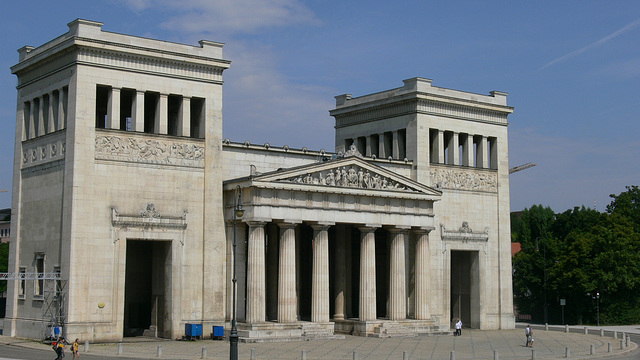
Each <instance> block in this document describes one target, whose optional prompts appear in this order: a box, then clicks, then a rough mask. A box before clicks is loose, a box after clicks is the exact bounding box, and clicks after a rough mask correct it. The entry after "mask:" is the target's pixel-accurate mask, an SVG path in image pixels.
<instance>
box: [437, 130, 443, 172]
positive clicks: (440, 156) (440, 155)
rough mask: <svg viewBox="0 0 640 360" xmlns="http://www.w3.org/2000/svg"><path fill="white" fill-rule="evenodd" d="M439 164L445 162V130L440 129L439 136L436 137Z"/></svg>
mask: <svg viewBox="0 0 640 360" xmlns="http://www.w3.org/2000/svg"><path fill="white" fill-rule="evenodd" d="M436 146H437V150H436V151H437V152H436V156H437V157H438V159H437V160H438V164H444V131H442V130H438V138H437V139H436Z"/></svg>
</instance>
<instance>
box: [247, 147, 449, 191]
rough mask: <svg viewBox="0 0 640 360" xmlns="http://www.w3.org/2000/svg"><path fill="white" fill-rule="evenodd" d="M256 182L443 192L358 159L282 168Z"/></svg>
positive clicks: (320, 187) (357, 189)
mask: <svg viewBox="0 0 640 360" xmlns="http://www.w3.org/2000/svg"><path fill="white" fill-rule="evenodd" d="M251 180H252V182H254V183H278V184H282V185H284V184H292V185H297V186H309V187H318V189H317V190H318V191H322V190H321V189H322V188H325V189H327V190H329V189H331V188H340V189H352V190H353V191H355V192H358V191H380V192H395V193H404V194H407V193H408V194H421V195H432V196H438V197H439V196H440V195H442V193H441V192H440V191H438V190H435V189H433V188H430V187H428V186H426V185H423V184H421V183H418V182H416V181H413V180H411V179H409V178H407V177H405V176H402V175H400V174H397V173H395V172H393V171H391V170H388V169H386V168H383V167H381V166H378V165H376V164H374V163H373V162H371V161H368V160H366V159H363V158H361V157H358V156H349V157H345V158H342V159H336V160H330V161H325V162H321V163H315V164H309V165H303V166H299V167H294V168H289V169H283V170H279V171H275V172H270V173H265V174H261V175H258V176H253V177H252V179H251Z"/></svg>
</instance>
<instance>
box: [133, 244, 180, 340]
mask: <svg viewBox="0 0 640 360" xmlns="http://www.w3.org/2000/svg"><path fill="white" fill-rule="evenodd" d="M170 275H171V242H169V241H148V240H127V262H126V270H125V291H124V329H123V336H125V337H130V336H142V335H144V336H153V337H165V336H164V334H165V332H167V333H168V332H169V329H168V324H169V320H170V319H165V316H164V315H165V313H167V314H170V313H171V312H170V311H168V309H167V308H168V306H169V301H168V300H169V299H170V294H169V286H168V285H169V284H168V281H166V279H170V278H171V277H170ZM165 321H166V324H165ZM165 325H166V326H165Z"/></svg>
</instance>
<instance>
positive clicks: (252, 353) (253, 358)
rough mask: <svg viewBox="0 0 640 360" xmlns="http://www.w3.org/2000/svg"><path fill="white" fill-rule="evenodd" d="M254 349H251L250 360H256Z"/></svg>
mask: <svg viewBox="0 0 640 360" xmlns="http://www.w3.org/2000/svg"><path fill="white" fill-rule="evenodd" d="M256 359H257V358H256V348H251V360H256Z"/></svg>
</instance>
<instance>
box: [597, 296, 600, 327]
mask: <svg viewBox="0 0 640 360" xmlns="http://www.w3.org/2000/svg"><path fill="white" fill-rule="evenodd" d="M596 311H597V313H598V326H600V292H599V291H598V292H597V293H596Z"/></svg>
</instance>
